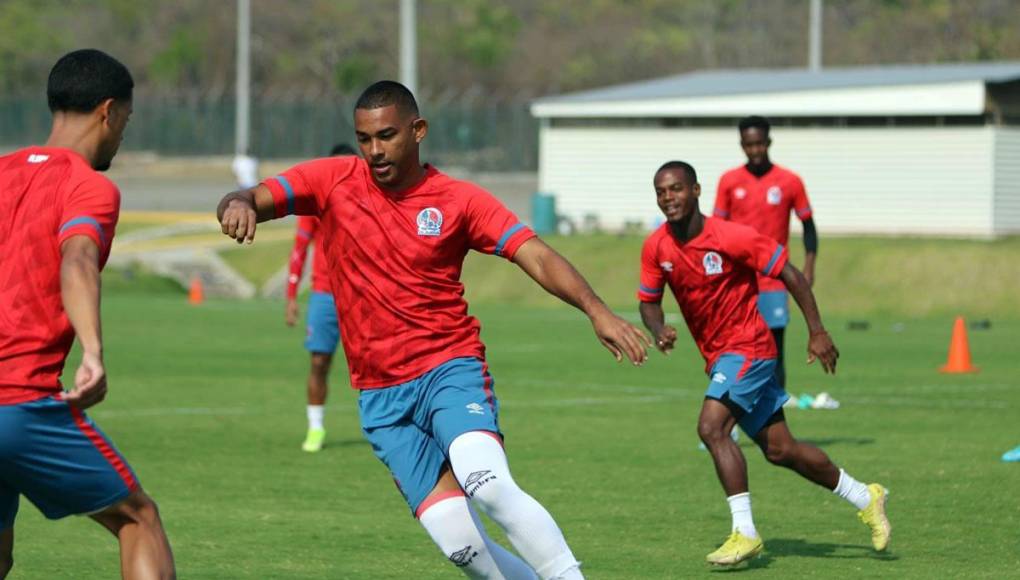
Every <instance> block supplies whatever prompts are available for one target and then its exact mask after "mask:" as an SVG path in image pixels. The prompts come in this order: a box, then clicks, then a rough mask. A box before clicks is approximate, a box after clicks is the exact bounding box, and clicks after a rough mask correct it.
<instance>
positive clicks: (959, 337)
mask: <svg viewBox="0 0 1020 580" xmlns="http://www.w3.org/2000/svg"><path fill="white" fill-rule="evenodd" d="M939 372H943V373H976V372H978V369H977V367H975V366H974V365H972V364H970V345H969V344H968V343H967V325H966V324H964V322H963V317H962V316H957V317H956V322H955V323H954V324H953V338H951V339H950V340H949V358H948V359H947V360H946V364H945V365H943V366H941V367H939Z"/></svg>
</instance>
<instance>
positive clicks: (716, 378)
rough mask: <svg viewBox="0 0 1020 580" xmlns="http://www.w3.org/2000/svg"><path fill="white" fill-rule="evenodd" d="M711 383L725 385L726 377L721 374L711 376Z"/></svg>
mask: <svg viewBox="0 0 1020 580" xmlns="http://www.w3.org/2000/svg"><path fill="white" fill-rule="evenodd" d="M712 382H713V383H725V382H726V375H724V374H722V373H715V374H714V375H712Z"/></svg>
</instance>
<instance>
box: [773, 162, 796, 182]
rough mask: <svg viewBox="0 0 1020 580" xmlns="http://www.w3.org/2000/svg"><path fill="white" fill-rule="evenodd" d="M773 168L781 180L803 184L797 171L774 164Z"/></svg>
mask: <svg viewBox="0 0 1020 580" xmlns="http://www.w3.org/2000/svg"><path fill="white" fill-rule="evenodd" d="M772 168H773V170H774V171H776V174H777V177H779V178H780V179H784V180H787V181H793V182H797V183H801V181H802V180H801V178H800V175H799V174H798V173H797V172H796V171H794V170H792V169H790V168H789V167H786V166H783V165H778V164H773V165H772Z"/></svg>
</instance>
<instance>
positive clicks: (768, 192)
mask: <svg viewBox="0 0 1020 580" xmlns="http://www.w3.org/2000/svg"><path fill="white" fill-rule="evenodd" d="M739 129H740V147H741V149H743V150H744V155H746V156H747V163H746V164H744V165H741V166H740V167H737V168H734V169H731V170H729V171H727V172H726V173H725V174H723V176H722V178H721V179H720V180H719V187H718V189H717V191H716V197H715V211H714V212H713V215H715V217H718V218H722V219H725V220H730V221H734V222H737V223H738V224H744V225H748V226H751V227H752V228H754V229H755V230H757V231H758V232H759V233H761V234H764V235H766V236H768V237H770V238H772V239H773V240H775V241H777V242H779V243H780V244H782V245H783V246H787V245H788V244H787V242H788V241H789V239H790V213H791V212H793V213H794V214H796V216H797V218H798V219H800V221H801V222H802V223H803V226H804V272H803V274H804V277H805V279H807V282H808V285H809V286H810V285H813V284H814V280H815V257H816V256H817V254H818V232H817V230H816V229H815V221H814V218H813V217H812V213H811V203H810V202H809V201H808V198H807V192H806V191H805V190H804V182H803V181H801V179H800V177H799V176H798V175H797V174H796V173H794V172H792V171H790V170H789V169H786V168H785V167H780V166H779V165H775V164H773V163H772V161H771V160H770V159H769V146H771V145H772V139H771V138H770V137H769V129H770V125H769V122H768V120H767V119H765V118H764V117H759V116H756V115H755V116H751V117H746V118H744V119H742V120H741V121H740V123H739ZM758 290H759V293H758V310H759V311H760V312H761V315H762V317H763V318H764V319H765V322H766V324H768V326H769V329H771V331H772V337H773V338H774V339H775V342H776V350H777V351H778V356H777V359H776V361H777V362H776V377H777V378H778V380H779V386H781V387H783V388H784V389H785V388H786V362H785V361H784V359H783V351H784V350H785V349H784V346H783V343H784V337H785V334H786V325H787V324H789V322H790V309H789V299H788V298H787V295H786V287H785V286H783V283H782V282H781V281H779V280H777V279H775V278H771V277H769V276H765V275H759V276H758Z"/></svg>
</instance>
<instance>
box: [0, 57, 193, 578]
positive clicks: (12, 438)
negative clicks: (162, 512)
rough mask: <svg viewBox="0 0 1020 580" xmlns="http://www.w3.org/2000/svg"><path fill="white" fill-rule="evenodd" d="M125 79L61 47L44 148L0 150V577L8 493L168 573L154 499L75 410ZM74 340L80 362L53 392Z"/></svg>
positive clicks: (93, 373)
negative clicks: (96, 528) (66, 383)
mask: <svg viewBox="0 0 1020 580" xmlns="http://www.w3.org/2000/svg"><path fill="white" fill-rule="evenodd" d="M133 88H134V81H133V80H132V79H131V73H129V72H128V70H127V68H125V67H124V65H122V64H121V63H120V62H118V61H117V60H115V59H114V58H112V57H110V56H109V55H107V54H105V53H103V52H100V51H98V50H77V51H74V52H71V53H68V54H66V55H64V56H63V57H62V58H60V60H58V61H57V63H56V64H55V65H54V67H53V69H52V70H51V71H50V76H49V82H48V86H47V96H48V99H49V106H50V110H51V111H52V112H53V128H52V131H51V133H50V137H49V139H48V140H47V142H46V145H45V146H44V147H28V148H26V149H20V150H18V151H15V152H14V153H11V154H9V155H5V156H3V157H0V256H3V267H2V268H0V578H3V577H5V576H6V575H7V573H8V572H9V571H10V569H11V567H12V566H13V546H14V519H15V516H16V515H17V512H18V498H19V496H20V495H24V496H25V497H27V498H28V499H29V500H30V501H31V502H32V503H33V504H35V506H36V507H38V508H39V510H40V511H42V513H43V514H44V515H45V516H46V517H48V518H50V519H57V518H62V517H64V516H67V515H71V514H88V515H89V516H90V517H91V518H92V519H93V520H95V521H97V522H99V523H100V524H102V525H103V526H104V527H105V528H106V529H108V530H109V531H110V532H112V533H113V534H114V535H115V536H117V539H118V541H119V542H120V552H121V570H122V574H123V576H124V578H173V577H174V563H173V556H172V554H171V552H170V544H169V542H168V541H167V538H166V534H165V533H164V532H163V524H162V522H161V521H160V517H159V512H158V510H157V509H156V504H155V503H154V502H153V501H152V499H150V498H149V496H148V495H146V494H145V492H144V491H142V488H141V486H140V485H139V483H138V479H137V478H136V477H135V474H134V472H133V471H132V470H131V467H130V466H129V465H128V464H127V461H125V460H124V457H123V456H121V454H120V453H119V452H118V451H117V449H116V448H114V446H113V444H112V443H111V442H110V440H109V439H108V438H107V437H106V435H104V434H103V432H102V431H100V429H99V427H97V426H96V424H95V423H93V422H92V420H91V419H90V418H89V417H88V416H87V415H86V414H85V409H87V408H89V407H91V406H92V405H95V404H97V403H99V402H100V401H102V400H103V398H104V397H105V396H106V390H107V383H106V371H105V368H104V366H103V340H102V332H101V330H100V322H99V271H100V270H101V269H102V268H103V265H104V264H105V263H106V258H107V256H109V254H110V244H111V242H112V241H113V232H114V228H115V226H116V225H117V217H118V214H119V210H120V192H119V191H118V190H117V187H116V186H115V185H114V184H113V183H112V182H111V181H110V180H108V179H106V178H105V177H103V176H102V175H100V174H99V173H97V172H98V171H105V170H106V169H107V168H109V167H110V162H111V161H112V160H113V157H114V155H116V154H117V149H118V147H119V146H120V142H121V139H122V137H123V134H124V127H125V126H126V125H127V122H128V117H130V115H131V96H132V90H133ZM76 336H77V337H78V342H79V343H80V345H81V348H82V360H81V364H80V365H79V367H78V370H77V371H76V372H75V375H74V387H73V388H72V389H71V390H70V391H69V392H64V391H63V390H62V389H61V385H60V374H61V372H62V371H63V368H64V361H65V360H66V358H67V353H68V350H69V349H70V348H71V343H72V342H73V341H74V338H75V337H76ZM70 575H71V576H74V575H75V574H74V573H71V574H70Z"/></svg>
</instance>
